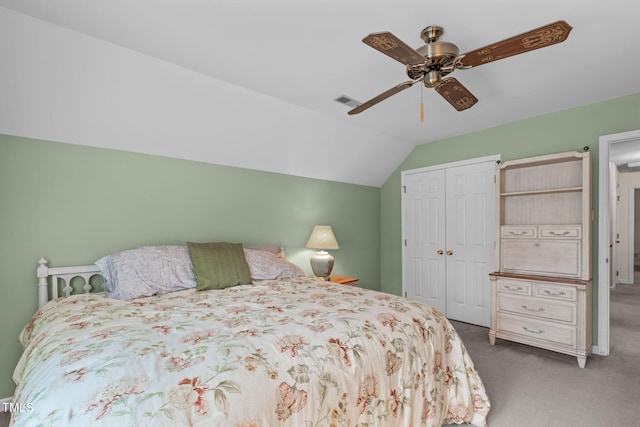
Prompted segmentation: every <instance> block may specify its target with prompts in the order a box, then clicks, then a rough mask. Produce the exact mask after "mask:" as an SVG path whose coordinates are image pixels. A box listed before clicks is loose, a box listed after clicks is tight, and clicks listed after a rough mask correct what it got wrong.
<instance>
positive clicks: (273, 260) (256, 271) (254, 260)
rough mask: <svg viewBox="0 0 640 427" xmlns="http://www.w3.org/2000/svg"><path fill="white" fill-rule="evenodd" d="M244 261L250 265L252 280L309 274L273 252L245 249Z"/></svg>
mask: <svg viewBox="0 0 640 427" xmlns="http://www.w3.org/2000/svg"><path fill="white" fill-rule="evenodd" d="M243 250H244V259H245V260H246V261H247V264H248V265H249V271H250V272H251V279H253V280H273V279H285V278H289V277H302V276H306V275H307V274H306V273H305V271H304V270H303V269H301V268H300V267H298V266H297V265H295V264H294V263H292V262H289V261H287V260H286V259H284V258H279V257H278V256H277V255H275V254H274V253H272V252H269V251H264V250H259V249H249V248H243Z"/></svg>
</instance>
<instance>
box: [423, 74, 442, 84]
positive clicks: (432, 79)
mask: <svg viewBox="0 0 640 427" xmlns="http://www.w3.org/2000/svg"><path fill="white" fill-rule="evenodd" d="M441 77H442V74H441V73H440V70H429V71H428V72H426V73H425V75H424V86H425V87H428V88H432V87H436V86H438V85H439V84H440V78H441Z"/></svg>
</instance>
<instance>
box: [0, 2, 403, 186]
mask: <svg viewBox="0 0 640 427" xmlns="http://www.w3.org/2000/svg"><path fill="white" fill-rule="evenodd" d="M0 52H2V61H1V64H0V133H3V134H8V135H17V136H24V137H31V138H38V139H45V140H52V141H59V142H68V143H75V144H83V145H91V146H97V147H106V148H115V149H121V150H127V151H135V152H142V153H148V154H158V155H162V156H168V157H176V158H182V159H189V160H199V161H204V162H209V163H215V164H221V165H228V166H239V167H245V168H251V169H258V170H265V171H272V172H280V173H285V174H291V175H298V176H305V177H311V178H319V179H328V180H332V181H341V182H351V183H355V184H363V185H372V186H378V187H379V186H381V185H382V184H383V183H384V182H385V181H386V179H387V178H388V177H389V175H390V174H391V173H392V172H393V170H394V169H395V168H396V167H397V165H398V164H399V163H400V162H401V161H402V160H403V159H404V158H405V157H406V156H407V154H408V153H409V152H410V151H411V149H412V148H413V146H411V145H410V144H407V143H405V142H403V141H399V140H397V139H394V138H391V137H389V136H385V135H382V134H380V133H375V132H371V131H368V130H365V129H363V128H360V127H356V126H353V125H350V124H348V123H346V122H343V121H338V120H335V119H333V118H330V117H328V116H325V115H322V114H318V113H315V112H312V111H310V110H307V109H303V108H300V107H297V106H294V105H292V104H289V103H286V102H283V101H280V100H278V99H275V98H272V97H269V96H266V95H263V94H260V93H257V92H253V91H250V90H247V89H244V88H241V87H238V86H235V85H232V84H230V83H227V82H224V81H221V80H216V79H214V78H211V77H209V76H205V75H202V74H198V73H195V72H192V71H190V70H187V69H185V68H182V67H179V66H176V65H174V64H171V63H168V62H165V61H161V60H158V59H156V58H153V57H150V56H147V55H143V54H140V53H137V52H135V51H132V50H129V49H125V48H122V47H120V46H117V45H113V44H110V43H107V42H104V41H101V40H97V39H94V38H91V37H88V36H86V35H83V34H80V33H77V32H73V31H70V30H67V29H64V28H62V27H58V26H55V25H52V24H49V23H45V22H43V21H40V20H37V19H34V18H31V17H28V16H26V15H22V14H19V13H16V12H13V11H10V10H9V9H5V8H2V7H0ZM303 142H304V144H303ZM307 143H308V144H307ZM309 147H311V148H309Z"/></svg>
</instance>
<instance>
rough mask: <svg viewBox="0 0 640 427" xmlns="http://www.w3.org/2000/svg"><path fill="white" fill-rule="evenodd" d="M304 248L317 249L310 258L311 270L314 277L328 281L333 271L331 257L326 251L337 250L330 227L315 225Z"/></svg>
mask: <svg viewBox="0 0 640 427" xmlns="http://www.w3.org/2000/svg"><path fill="white" fill-rule="evenodd" d="M305 248H309V249H317V250H318V252H316V253H315V254H313V256H312V257H311V269H312V270H313V274H315V275H316V277H322V278H323V279H324V280H329V275H331V270H333V261H334V260H333V256H331V254H330V253H328V252H327V249H339V246H338V242H337V241H336V236H334V235H333V230H332V229H331V226H330V225H316V226H315V227H313V231H312V232H311V236H309V240H308V241H307V244H306V245H305Z"/></svg>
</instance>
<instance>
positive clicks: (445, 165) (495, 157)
mask: <svg viewBox="0 0 640 427" xmlns="http://www.w3.org/2000/svg"><path fill="white" fill-rule="evenodd" d="M498 160H500V154H494V155H492V156H485V157H477V158H475V159H467V160H460V161H457V162H451V163H441V164H439V165H433V166H425V167H422V168H417V169H408V170H406V171H401V172H400V177H401V178H400V181H401V182H402V185H404V177H405V175H411V174H414V173H421V172H429V171H434V170H438V169H447V168H455V167H458V166H467V165H475V164H477V163H484V162H492V161H493V162H497V161H498Z"/></svg>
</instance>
